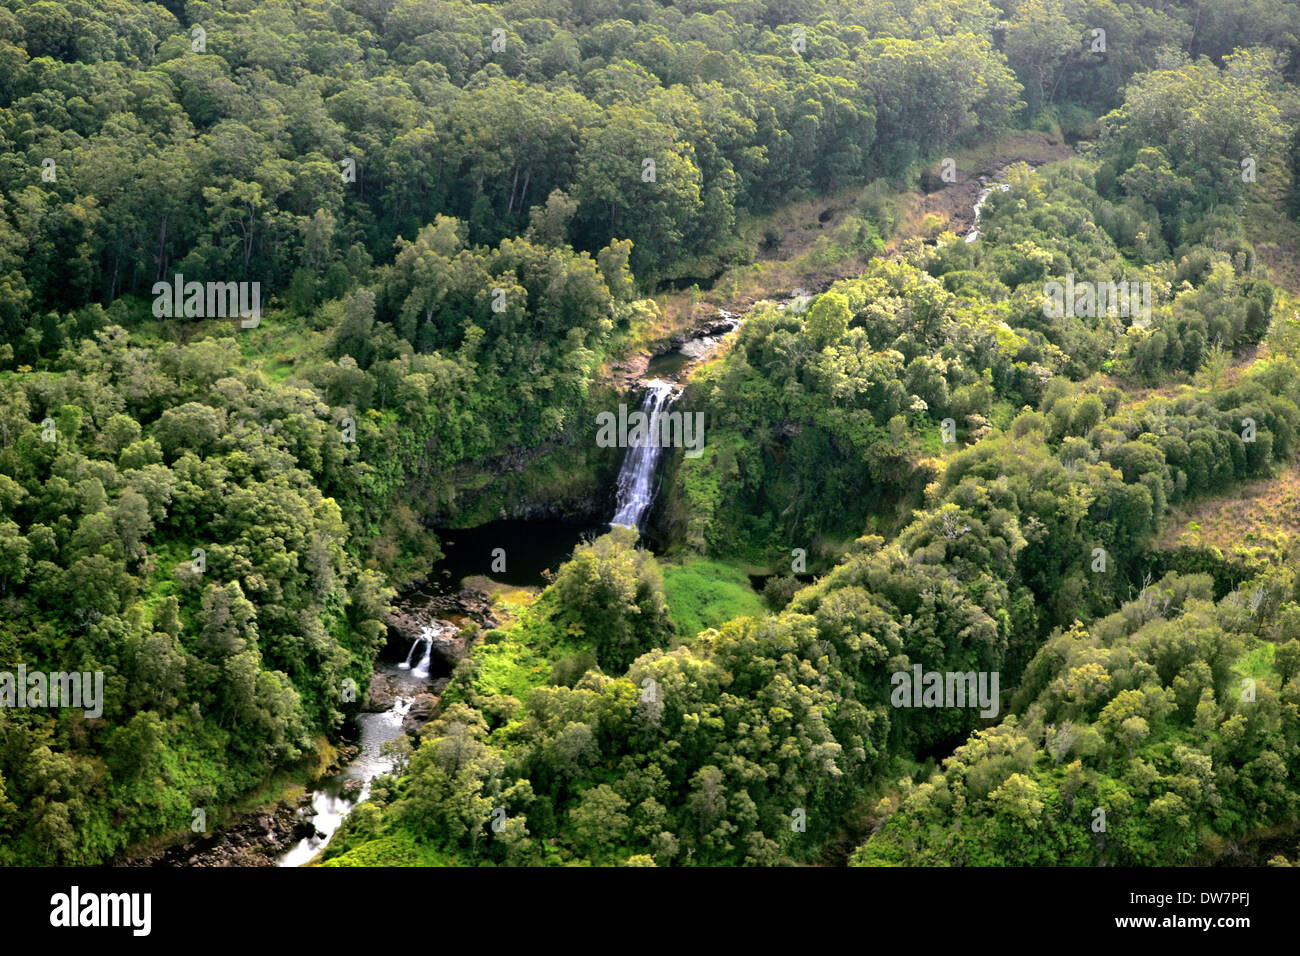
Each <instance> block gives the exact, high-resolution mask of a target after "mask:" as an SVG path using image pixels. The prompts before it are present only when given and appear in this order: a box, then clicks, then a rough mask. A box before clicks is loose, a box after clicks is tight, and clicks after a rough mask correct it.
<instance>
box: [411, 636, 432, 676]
mask: <svg viewBox="0 0 1300 956" xmlns="http://www.w3.org/2000/svg"><path fill="white" fill-rule="evenodd" d="M433 638H434V630H433V628H431V627H426V628H425V629H424V630H423V631H421V632H420V639H421V640H422V641H424V656H423V657H421V658H420V663H418V664H416V665H415V670H413V671H411V676H412V677H417V678H419V679H420V680H424V679H425V678H426V677H428V676H429V661H430V659H431V658H432V657H433Z"/></svg>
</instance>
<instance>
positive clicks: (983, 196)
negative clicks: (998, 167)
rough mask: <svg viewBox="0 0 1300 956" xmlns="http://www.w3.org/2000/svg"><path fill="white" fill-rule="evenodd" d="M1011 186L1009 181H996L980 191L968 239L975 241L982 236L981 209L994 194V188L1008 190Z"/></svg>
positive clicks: (1002, 190) (1001, 190) (999, 190)
mask: <svg viewBox="0 0 1300 956" xmlns="http://www.w3.org/2000/svg"><path fill="white" fill-rule="evenodd" d="M1010 188H1011V186H1010V185H1009V184H1007V183H994V184H993V185H991V186H985V187H984V188H983V189H982V190H981V191H980V198H979V199H977V200H975V224H974V225H973V226H971V230H970V232H968V233H966V241H967V242H974V241H975V240H976V239H978V238H979V237H980V210H981V209H983V208H984V203H985V202H986V201H987V200H988V198H989V197H990V196H992V195H993V190H995V189H996V190H997V191H998V192H1003V193H1004V192H1006V191H1007V190H1008V189H1010Z"/></svg>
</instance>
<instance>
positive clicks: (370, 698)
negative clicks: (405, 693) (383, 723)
mask: <svg viewBox="0 0 1300 956" xmlns="http://www.w3.org/2000/svg"><path fill="white" fill-rule="evenodd" d="M396 697H397V687H396V683H395V682H394V680H393V679H392V678H391V677H389V676H388V675H387V674H374V675H373V676H371V678H370V688H369V689H368V690H367V691H366V699H365V701H364V703H362V705H361V712H362V713H363V714H380V713H383V712H384V711H386V710H390V709H391V708H392V706H393V701H394V699H395V698H396Z"/></svg>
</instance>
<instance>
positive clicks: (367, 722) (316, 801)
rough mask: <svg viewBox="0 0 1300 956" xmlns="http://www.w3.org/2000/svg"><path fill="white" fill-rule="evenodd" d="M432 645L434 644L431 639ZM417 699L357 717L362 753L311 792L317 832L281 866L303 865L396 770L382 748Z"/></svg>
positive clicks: (400, 699) (398, 701)
mask: <svg viewBox="0 0 1300 956" xmlns="http://www.w3.org/2000/svg"><path fill="white" fill-rule="evenodd" d="M429 644H430V646H432V641H430V642H429ZM414 701H415V698H413V697H398V698H397V699H396V700H394V701H393V706H392V707H390V708H389V709H388V710H386V711H384V712H383V713H382V714H362V715H361V716H360V717H359V718H357V721H358V723H359V724H360V725H361V753H360V755H359V756H358V757H357V759H356V760H354V761H353V762H352V763H351V764H350V765H349V766H348V768H347V770H346V771H345V772H344V773H342V774H340V775H338V776H337V777H334V778H333V779H331V780H329V781H327V782H326V783H325V784H324V785H322V786H321V788H320V789H319V790H317V791H316V792H315V793H314V794H312V798H311V822H312V826H314V827H315V829H316V832H315V833H313V834H312V835H311V836H309V837H304V838H303V839H301V840H299V841H298V842H297V843H296V844H295V845H294V847H293V848H292V849H291V850H289V851H288V852H287V853H286V854H285V855H284V856H282V857H280V859H279V865H280V866H302V865H303V864H304V863H306V862H307V861H308V860H310V859H311V858H312V857H314V856H315V855H316V854H317V853H318V852H320V849H321V847H323V846H324V845H325V844H326V843H329V841H330V839H331V838H332V837H333V836H334V833H335V831H337V830H338V828H339V826H341V825H342V823H343V820H344V819H345V818H346V817H347V815H348V814H349V813H351V812H352V810H353V809H354V808H355V807H356V805H357V804H358V803H360V802H361V801H363V800H365V799H366V798H367V797H369V796H370V781H371V780H373V779H374V778H375V777H377V776H379V775H380V774H382V773H388V772H389V771H390V770H392V769H393V761H392V758H390V757H388V756H386V755H385V754H383V752H382V748H383V745H384V744H385V743H386V742H387V741H389V740H392V739H393V738H394V737H396V736H397V735H398V734H400V733H401V732H402V721H403V720H404V719H405V718H406V715H407V713H408V712H409V711H410V709H411V704H412V703H414ZM349 780H360V781H361V788H360V790H351V789H349V788H348V787H347V786H346V783H347V781H349Z"/></svg>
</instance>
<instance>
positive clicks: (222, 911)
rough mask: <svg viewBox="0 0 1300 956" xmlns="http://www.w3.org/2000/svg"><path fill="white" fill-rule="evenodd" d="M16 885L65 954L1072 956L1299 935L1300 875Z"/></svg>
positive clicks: (22, 920)
mask: <svg viewBox="0 0 1300 956" xmlns="http://www.w3.org/2000/svg"><path fill="white" fill-rule="evenodd" d="M0 885H2V887H3V889H2V890H0V900H3V902H2V903H0V917H2V921H0V925H3V927H4V932H5V935H6V941H7V942H8V943H10V944H11V945H15V946H16V945H19V944H21V943H22V942H24V941H26V940H28V939H40V940H42V941H46V940H51V938H52V940H57V938H58V937H61V936H62V937H68V938H69V940H70V941H74V942H76V943H77V944H78V945H84V944H86V943H89V942H92V937H94V938H98V939H100V940H102V941H103V942H112V943H114V944H117V945H126V946H128V947H130V946H132V945H134V944H144V945H148V944H150V943H159V942H161V943H164V944H167V945H177V944H184V943H201V944H204V945H222V944H228V943H241V942H243V943H253V942H255V943H258V944H261V943H265V942H269V941H271V940H273V939H274V940H277V941H279V940H284V941H286V942H293V941H296V942H300V943H309V944H317V943H324V944H327V945H341V944H345V943H347V942H348V941H349V940H350V939H354V938H355V939H356V940H358V941H362V942H364V941H367V940H369V941H370V942H371V943H373V942H374V941H376V939H377V938H379V939H383V940H395V939H396V938H397V937H400V936H401V935H402V933H401V932H399V929H398V928H399V927H402V926H405V927H407V929H408V930H409V931H411V932H412V933H414V934H417V936H416V937H415V938H417V939H418V938H420V937H425V938H427V937H428V936H429V935H430V934H433V938H434V939H436V938H437V935H438V934H439V932H440V931H439V926H440V925H441V926H442V927H443V928H444V930H447V931H451V932H452V933H458V932H464V931H469V932H471V933H472V934H473V935H474V936H475V937H477V938H479V939H480V940H481V941H485V942H486V941H488V940H490V939H492V938H493V937H494V936H495V935H496V934H502V936H501V937H500V939H501V941H502V942H505V940H506V937H507V936H508V937H509V938H510V939H512V940H514V941H517V934H518V933H520V932H530V930H529V927H530V926H531V927H532V928H533V929H532V930H531V931H533V932H536V933H537V934H538V935H540V936H543V937H545V936H550V937H551V939H550V942H551V944H552V945H554V946H558V947H560V948H566V947H568V946H570V945H573V946H574V947H575V948H581V949H585V948H588V945H589V942H590V941H594V940H596V939H601V938H606V939H608V940H609V941H614V940H618V939H622V938H625V937H626V934H627V933H628V931H629V926H642V927H643V929H642V930H638V931H637V932H636V933H635V934H634V935H635V936H636V937H638V938H640V937H642V936H644V935H646V934H649V935H654V931H653V930H652V927H653V926H656V925H657V926H659V927H660V928H661V930H662V931H665V932H667V931H668V930H669V928H672V932H671V936H672V937H674V938H676V940H677V944H680V943H683V942H685V938H683V935H679V933H680V934H684V936H685V937H688V938H689V939H690V941H691V942H692V943H697V944H699V945H704V944H707V943H709V942H710V940H712V939H714V938H715V937H716V939H717V941H719V942H720V943H723V944H725V945H727V946H728V947H734V946H735V945H737V944H739V943H742V942H744V941H747V940H751V939H752V940H754V941H755V942H758V943H760V944H763V943H766V944H768V945H772V944H773V943H774V938H773V936H772V934H773V932H774V931H779V930H780V928H781V924H785V925H786V927H787V928H789V929H792V930H795V931H796V932H803V931H806V930H808V929H812V928H814V927H815V928H816V932H817V933H818V934H819V935H820V934H822V933H826V934H837V933H838V932H843V933H845V934H852V936H853V937H854V938H856V939H858V940H860V941H862V940H865V939H869V938H870V937H869V936H867V937H864V936H863V933H869V927H870V926H872V925H874V926H876V927H878V928H879V929H880V930H881V931H890V930H892V931H894V932H900V931H902V932H906V931H915V932H919V933H922V934H923V936H924V937H929V936H930V935H931V934H933V933H936V932H942V933H944V934H949V933H951V934H958V935H960V934H961V933H964V932H969V933H972V934H981V933H990V932H991V933H998V932H1005V931H1006V930H1007V929H1010V928H1014V929H1015V930H1016V931H1017V932H1023V931H1026V930H1028V931H1031V932H1032V931H1034V930H1037V929H1041V930H1043V931H1052V932H1055V933H1058V934H1059V933H1060V932H1061V931H1062V930H1065V931H1066V932H1067V934H1068V938H1069V939H1070V940H1071V941H1072V942H1073V941H1079V942H1085V941H1088V940H1096V939H1115V940H1121V939H1124V938H1125V937H1139V938H1143V939H1146V940H1148V941H1153V940H1168V941H1169V942H1170V943H1182V942H1185V941H1186V940H1187V938H1188V937H1189V936H1190V935H1192V934H1199V935H1200V936H1202V937H1203V938H1205V939H1206V940H1213V941H1215V942H1223V943H1225V944H1227V945H1232V943H1233V941H1235V940H1237V939H1243V938H1248V937H1249V936H1250V935H1251V934H1257V933H1260V932H1263V933H1265V934H1267V935H1268V936H1270V937H1273V935H1274V934H1277V933H1281V932H1283V931H1284V929H1285V926H1288V925H1292V924H1293V921H1294V913H1293V911H1292V910H1291V909H1290V907H1291V906H1292V905H1294V904H1293V902H1292V901H1293V900H1294V898H1295V894H1296V888H1297V880H1296V876H1295V874H1294V873H1292V872H1291V871H1290V869H1288V868H1263V869H1227V868H1215V869H1063V868H1062V869H1037V870H1008V869H924V870H922V869H831V868H817V867H811V868H788V869H776V870H740V869H731V870H711V869H703V868H695V869H689V868H688V869H675V870H655V869H621V870H613V871H603V870H595V869H585V868H555V869H507V868H486V867H484V868H477V869H442V870H433V869H425V870H409V869H408V870H379V869H332V870H328V871H325V870H320V871H313V870H312V869H310V868H308V869H301V870H296V871H294V870H281V869H237V868H224V869H217V868H206V869H147V870H142V869H12V870H2V871H0ZM864 923H865V924H867V925H866V926H864V925H863V924H864ZM800 926H802V927H804V929H803V930H799V929H798V927H800ZM688 927H689V929H688ZM908 927H910V928H911V929H910V930H909V929H908ZM575 929H577V930H580V933H579V934H578V936H575V935H574V932H573V931H574V930H575ZM589 932H590V933H593V934H597V933H606V932H607V933H612V934H614V935H613V936H612V937H602V936H597V935H592V936H588V935H587V934H588V933H589ZM394 934H396V935H394ZM1242 934H1245V936H1244V937H1243V935H1242ZM891 935H892V933H891ZM73 937H75V940H74V939H73ZM579 938H586V939H587V940H588V942H583V943H582V944H581V945H579V943H578V942H577V940H578V939H579ZM1058 938H1059V937H1058ZM566 940H567V942H566ZM977 940H978V935H976V936H975V937H973V938H972V942H976V941H977Z"/></svg>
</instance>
